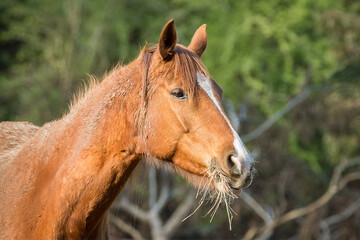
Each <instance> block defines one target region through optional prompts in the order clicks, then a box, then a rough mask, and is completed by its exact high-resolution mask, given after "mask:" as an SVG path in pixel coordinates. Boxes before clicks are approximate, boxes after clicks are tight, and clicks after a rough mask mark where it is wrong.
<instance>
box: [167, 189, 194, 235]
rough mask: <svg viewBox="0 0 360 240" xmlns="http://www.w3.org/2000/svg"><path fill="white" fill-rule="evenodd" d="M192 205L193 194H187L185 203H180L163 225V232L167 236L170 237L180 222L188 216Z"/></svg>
mask: <svg viewBox="0 0 360 240" xmlns="http://www.w3.org/2000/svg"><path fill="white" fill-rule="evenodd" d="M193 203H194V194H188V195H187V197H186V199H185V201H183V202H182V203H181V205H180V206H178V207H177V208H176V210H175V212H174V213H173V214H172V215H171V217H170V218H169V219H168V220H167V222H166V223H165V225H164V228H163V230H164V232H166V235H167V236H171V235H172V234H173V233H174V231H175V229H176V227H177V226H178V225H179V224H181V220H182V219H183V218H184V217H185V216H186V214H188V212H189V211H190V209H191V207H192V206H193Z"/></svg>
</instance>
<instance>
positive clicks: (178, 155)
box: [143, 20, 254, 191]
mask: <svg viewBox="0 0 360 240" xmlns="http://www.w3.org/2000/svg"><path fill="white" fill-rule="evenodd" d="M206 45H207V36H206V25H203V26H201V27H200V28H199V29H198V30H197V31H196V32H195V34H194V36H193V38H192V40H191V43H190V45H189V46H188V47H185V46H183V45H180V44H177V36H176V31H175V26H174V21H173V20H170V21H169V22H168V23H167V24H166V25H165V27H164V28H163V30H162V32H161V35H160V39H159V43H158V44H157V45H154V46H152V47H150V48H147V49H145V50H144V53H143V54H151V60H150V61H149V63H148V66H147V67H148V70H147V71H148V72H147V77H146V78H147V86H146V89H147V94H148V95H147V109H146V117H145V120H144V126H143V129H144V130H143V131H144V137H143V139H144V140H143V141H144V145H145V149H146V150H145V151H146V154H147V156H150V157H151V158H156V159H159V160H164V161H165V162H169V163H171V165H172V167H174V166H176V170H178V171H179V172H181V173H182V174H183V175H184V176H185V177H187V178H189V179H194V178H193V177H194V176H200V177H203V178H206V179H208V180H209V181H210V182H211V185H212V186H214V187H215V188H216V189H217V190H218V191H229V190H230V188H231V189H241V188H245V187H248V186H249V185H250V184H251V181H252V172H253V165H254V160H253V158H252V157H251V155H250V153H249V152H248V150H247V148H246V147H245V145H244V144H243V143H242V141H241V139H240V137H239V135H238V134H237V132H236V131H235V130H234V127H233V126H232V125H231V123H230V121H229V119H228V118H227V116H226V115H225V112H224V109H223V107H222V104H221V100H222V89H221V87H220V86H219V85H218V84H217V83H216V81H215V80H214V79H212V78H211V77H210V75H209V73H208V72H207V70H206V68H205V66H204V64H203V63H202V61H201V59H200V57H201V55H202V54H203V52H204V50H205V48H206ZM158 163H159V162H158ZM162 163H163V161H160V165H161V164H162ZM195 179H196V178H195ZM209 181H205V182H209ZM199 183H200V182H199V179H197V180H195V184H199ZM203 185H204V184H203ZM229 187H230V188H229Z"/></svg>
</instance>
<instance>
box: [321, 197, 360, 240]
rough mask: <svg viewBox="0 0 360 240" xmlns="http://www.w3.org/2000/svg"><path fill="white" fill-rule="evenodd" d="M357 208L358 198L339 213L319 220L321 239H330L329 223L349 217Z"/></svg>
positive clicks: (358, 206)
mask: <svg viewBox="0 0 360 240" xmlns="http://www.w3.org/2000/svg"><path fill="white" fill-rule="evenodd" d="M359 208H360V199H358V200H357V201H355V202H354V203H352V204H351V205H350V206H348V207H347V208H346V209H345V210H344V211H342V212H341V213H339V214H336V215H332V216H330V217H328V218H326V219H324V220H323V221H321V222H320V227H321V229H322V232H323V235H322V239H323V240H328V239H330V225H333V224H335V223H338V222H340V221H343V220H345V219H347V218H349V217H350V216H351V215H352V214H353V213H354V212H355V211H356V210H358V209H359Z"/></svg>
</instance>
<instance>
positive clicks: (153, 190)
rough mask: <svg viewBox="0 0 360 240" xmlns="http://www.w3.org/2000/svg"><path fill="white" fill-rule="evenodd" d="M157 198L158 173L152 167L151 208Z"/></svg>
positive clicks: (150, 177)
mask: <svg viewBox="0 0 360 240" xmlns="http://www.w3.org/2000/svg"><path fill="white" fill-rule="evenodd" d="M156 198H157V182H156V171H155V167H154V166H150V170H149V206H150V207H151V208H152V207H153V206H154V205H155V203H156Z"/></svg>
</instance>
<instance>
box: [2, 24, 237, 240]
mask: <svg viewBox="0 0 360 240" xmlns="http://www.w3.org/2000/svg"><path fill="white" fill-rule="evenodd" d="M166 27H167V26H165V28H166ZM165 28H164V29H165ZM163 31H164V30H163ZM171 39H176V38H171ZM160 48H161V47H160ZM195 52H196V49H195V51H193V50H188V49H187V48H186V47H184V46H181V45H176V46H175V47H174V52H173V57H172V58H171V59H167V60H166V61H165V60H164V59H163V58H162V56H161V54H160V50H159V46H158V45H154V46H152V47H150V48H145V49H144V50H143V51H142V53H141V54H140V56H139V57H138V58H137V59H136V60H135V61H133V62H132V63H130V64H129V65H127V66H124V67H120V66H118V67H117V68H115V70H113V71H112V72H111V73H110V74H109V75H107V76H106V77H105V78H104V80H103V81H102V82H101V83H99V84H92V86H91V87H90V89H89V90H87V91H86V93H85V94H83V96H81V97H78V98H77V100H75V101H74V103H73V104H72V105H71V107H70V111H69V113H68V114H67V115H65V116H64V117H63V118H62V119H59V120H57V121H53V122H50V123H47V124H45V125H44V126H42V127H36V126H34V125H32V124H30V123H23V122H22V123H10V122H3V123H0V209H1V210H0V211H1V214H0V239H92V238H106V215H107V210H108V208H109V206H110V205H111V203H112V202H113V201H114V199H115V198H116V196H117V195H118V193H119V192H120V191H121V189H122V188H123V186H124V184H125V182H126V180H127V179H128V177H129V175H130V174H131V172H132V171H133V170H134V168H135V167H136V165H137V164H138V163H139V161H140V160H141V159H142V158H143V157H144V156H148V157H149V158H151V159H156V161H159V160H163V161H165V162H168V163H169V164H171V166H172V167H171V168H174V166H176V167H175V168H177V169H181V170H180V171H181V172H182V173H183V174H184V175H187V177H188V178H190V179H194V181H199V180H198V179H197V178H193V177H192V176H204V175H205V176H206V175H207V173H208V170H209V166H210V162H213V161H210V160H213V159H216V164H217V165H218V167H219V168H221V169H223V172H224V173H226V174H228V175H229V177H230V174H229V170H228V169H227V168H226V154H227V153H228V152H229V150H231V149H232V148H233V145H232V144H233V139H234V138H233V135H232V132H231V130H230V129H229V128H228V125H227V123H226V121H225V119H224V118H223V117H222V115H221V114H220V113H219V111H218V110H217V109H216V107H215V106H214V104H213V103H212V102H211V100H210V99H209V98H208V97H207V95H206V93H205V92H203V91H200V90H199V86H198V85H197V84H196V73H198V72H200V73H203V74H206V75H207V76H208V74H207V71H206V69H205V67H204V65H203V64H202V62H201V60H200V58H199V57H198V56H197V55H196V54H195ZM213 84H215V82H213ZM177 87H181V88H183V89H184V90H185V91H186V92H187V93H188V94H189V99H188V100H187V101H178V100H175V99H174V98H173V97H171V95H170V92H171V90H172V89H174V88H177ZM215 91H216V96H217V97H218V98H219V99H220V97H221V96H220V95H221V93H220V90H219V87H215ZM159 163H160V165H161V162H160V161H159ZM163 163H164V162H163Z"/></svg>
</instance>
